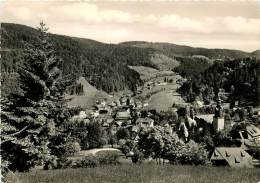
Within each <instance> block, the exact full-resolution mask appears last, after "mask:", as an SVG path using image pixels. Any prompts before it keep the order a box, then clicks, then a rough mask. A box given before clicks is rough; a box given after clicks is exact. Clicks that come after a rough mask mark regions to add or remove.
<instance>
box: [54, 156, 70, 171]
mask: <svg viewBox="0 0 260 183" xmlns="http://www.w3.org/2000/svg"><path fill="white" fill-rule="evenodd" d="M72 163H73V161H72V160H68V159H67V158H64V157H63V158H59V159H57V161H56V166H54V167H53V168H54V169H65V168H70V167H71V166H72Z"/></svg>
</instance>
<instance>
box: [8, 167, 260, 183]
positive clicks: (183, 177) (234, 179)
mask: <svg viewBox="0 0 260 183" xmlns="http://www.w3.org/2000/svg"><path fill="white" fill-rule="evenodd" d="M259 172H260V170H259V169H231V168H220V167H219V168H218V167H192V166H171V165H164V166H163V165H148V164H143V165H133V164H128V165H116V166H106V167H98V168H92V169H65V170H49V171H43V170H41V171H40V170H37V171H34V172H29V173H18V174H16V177H12V178H10V177H9V181H8V182H10V183H15V182H16V183H175V182H178V183H179V182H181V183H201V182H203V183H204V182H205V183H214V182H217V183H222V182H223V183H247V182H248V183H257V182H258V181H260V173H259Z"/></svg>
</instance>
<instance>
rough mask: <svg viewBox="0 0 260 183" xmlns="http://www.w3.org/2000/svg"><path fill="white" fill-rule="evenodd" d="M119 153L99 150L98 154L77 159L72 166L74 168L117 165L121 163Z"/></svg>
mask: <svg viewBox="0 0 260 183" xmlns="http://www.w3.org/2000/svg"><path fill="white" fill-rule="evenodd" d="M118 158H119V153H118V152H112V151H102V152H98V153H97V154H96V156H94V155H88V156H85V157H84V158H83V159H80V160H76V161H75V163H73V165H72V166H71V167H72V168H93V167H97V166H103V165H115V164H119V161H118Z"/></svg>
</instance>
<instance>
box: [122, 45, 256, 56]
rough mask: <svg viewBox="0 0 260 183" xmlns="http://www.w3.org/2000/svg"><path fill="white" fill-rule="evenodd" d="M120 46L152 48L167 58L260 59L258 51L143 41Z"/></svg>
mask: <svg viewBox="0 0 260 183" xmlns="http://www.w3.org/2000/svg"><path fill="white" fill-rule="evenodd" d="M120 44H122V45H128V46H135V47H140V48H153V49H156V50H158V51H162V52H163V53H164V54H166V55H168V56H193V55H203V56H206V57H208V58H214V59H217V58H224V57H230V58H245V57H257V58H260V57H259V56H260V54H259V50H256V51H253V52H251V53H250V52H245V51H241V50H232V49H219V48H216V49H210V48H200V47H191V46H185V45H177V44H173V43H165V42H145V41H128V42H122V43H120Z"/></svg>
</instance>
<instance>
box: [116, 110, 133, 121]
mask: <svg viewBox="0 0 260 183" xmlns="http://www.w3.org/2000/svg"><path fill="white" fill-rule="evenodd" d="M130 119H131V114H130V112H129V110H127V111H119V112H117V113H116V118H115V120H116V121H119V120H120V121H121V120H122V121H125V120H130Z"/></svg>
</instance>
